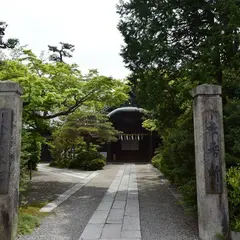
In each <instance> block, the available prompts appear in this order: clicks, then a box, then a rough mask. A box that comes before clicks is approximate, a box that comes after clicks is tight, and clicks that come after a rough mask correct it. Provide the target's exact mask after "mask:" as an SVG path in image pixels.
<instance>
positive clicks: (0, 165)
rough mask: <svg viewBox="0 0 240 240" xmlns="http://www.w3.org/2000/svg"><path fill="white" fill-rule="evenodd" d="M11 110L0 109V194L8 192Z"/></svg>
mask: <svg viewBox="0 0 240 240" xmlns="http://www.w3.org/2000/svg"><path fill="white" fill-rule="evenodd" d="M11 131H12V110H11V109H7V108H2V109H0V194H7V193H8V183H9V160H10V159H9V157H10V156H9V154H10V152H9V151H10V144H11Z"/></svg>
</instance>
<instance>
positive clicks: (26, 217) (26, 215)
mask: <svg viewBox="0 0 240 240" xmlns="http://www.w3.org/2000/svg"><path fill="white" fill-rule="evenodd" d="M46 204H47V203H34V204H31V205H28V206H24V207H21V208H20V209H19V219H18V234H19V235H25V234H30V233H32V232H33V230H34V229H35V228H36V227H39V226H40V223H41V219H42V218H44V217H46V216H48V215H49V213H42V212H39V210H40V209H41V208H42V207H44V206H45V205H46Z"/></svg>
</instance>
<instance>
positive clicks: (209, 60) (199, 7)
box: [118, 0, 240, 218]
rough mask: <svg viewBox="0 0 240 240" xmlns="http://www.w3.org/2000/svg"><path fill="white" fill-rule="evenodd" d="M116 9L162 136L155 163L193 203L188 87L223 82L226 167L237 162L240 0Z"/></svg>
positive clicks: (141, 2)
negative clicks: (239, 0) (161, 144)
mask: <svg viewBox="0 0 240 240" xmlns="http://www.w3.org/2000/svg"><path fill="white" fill-rule="evenodd" d="M118 13H119V14H120V18H121V19H120V22H119V26H118V27H119V30H120V32H121V33H122V35H123V37H124V41H125V45H124V46H123V48H122V56H123V58H124V61H125V64H126V66H127V67H128V68H129V69H130V70H131V71H132V74H131V76H130V81H131V82H132V83H133V85H134V88H135V89H136V94H137V98H138V101H139V103H140V104H141V105H142V106H143V107H144V108H146V109H147V110H149V111H151V113H152V116H153V120H151V121H152V122H154V127H155V128H156V129H157V130H158V132H159V134H160V136H161V137H162V139H163V146H162V147H161V149H160V152H158V153H157V156H156V157H155V158H154V164H155V165H157V166H158V167H160V169H161V170H162V171H163V172H164V173H165V174H166V175H167V176H168V178H169V179H171V181H172V182H174V183H175V184H177V185H178V186H179V187H180V188H181V189H182V191H183V193H184V195H185V200H187V201H188V203H190V204H193V205H194V204H196V191H195V189H196V187H195V174H194V170H195V167H194V138H193V122H192V99H191V96H190V93H189V91H190V90H191V89H192V88H193V87H195V86H197V85H199V84H203V83H211V84H220V85H222V87H223V102H224V120H225V136H226V152H227V158H226V160H227V165H228V167H230V166H232V165H236V164H237V163H239V161H240V155H239V153H240V138H239V136H240V135H239V127H238V124H237V123H238V122H239V120H240V109H239V106H240V79H239V76H240V74H239V69H240V66H239V63H240V61H239V60H240V59H239V29H240V28H239V27H240V5H239V2H238V1H236V0H219V1H206V0H200V1H197V2H196V1H192V0H188V1H181V0H180V1H179V0H169V1H163V0H158V1H145V0H128V1H127V0H122V1H120V3H119V5H118ZM150 124H152V123H151V122H150ZM145 125H146V126H147V127H149V122H146V123H145ZM150 127H151V126H150ZM186 176H187V177H186ZM232 212H233V213H234V214H236V211H232ZM232 217H233V216H232ZM236 217H238V218H240V217H239V215H238V216H236V215H235V216H234V217H233V218H236Z"/></svg>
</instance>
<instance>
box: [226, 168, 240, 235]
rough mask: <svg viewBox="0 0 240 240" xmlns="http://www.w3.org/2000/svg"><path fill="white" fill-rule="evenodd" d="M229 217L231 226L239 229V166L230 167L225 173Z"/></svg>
mask: <svg viewBox="0 0 240 240" xmlns="http://www.w3.org/2000/svg"><path fill="white" fill-rule="evenodd" d="M226 180H227V183H228V196H229V203H230V218H231V225H232V228H233V229H235V230H238V231H240V167H231V168H230V169H229V170H228V173H227V178H226Z"/></svg>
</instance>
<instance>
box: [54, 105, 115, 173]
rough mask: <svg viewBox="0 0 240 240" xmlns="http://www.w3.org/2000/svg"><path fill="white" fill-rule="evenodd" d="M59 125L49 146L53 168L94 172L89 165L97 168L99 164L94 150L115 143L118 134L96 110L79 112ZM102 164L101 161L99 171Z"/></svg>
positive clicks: (81, 110) (97, 155)
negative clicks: (76, 168) (75, 168)
mask: <svg viewBox="0 0 240 240" xmlns="http://www.w3.org/2000/svg"><path fill="white" fill-rule="evenodd" d="M60 125H61V126H60V127H59V126H58V127H57V128H56V130H55V132H54V133H53V142H51V143H50V145H51V149H52V150H51V151H52V156H53V159H54V163H53V164H55V165H57V166H62V167H78V168H82V169H87V170H94V169H93V167H91V164H93V165H94V166H98V165H97V164H98V163H99V161H98V160H96V159H102V158H101V156H100V155H99V154H98V153H97V152H96V150H97V147H98V146H99V145H101V144H104V143H107V142H112V141H116V140H117V134H118V131H117V130H115V128H114V127H113V126H112V123H111V122H109V119H108V118H107V116H106V114H102V113H100V112H97V111H96V110H95V109H92V110H90V109H80V110H78V111H76V112H75V113H73V114H71V115H69V116H68V117H67V118H66V119H65V120H64V122H62V123H61V124H60ZM93 160H94V162H92V161H93ZM95 160H96V161H95ZM90 162H91V163H90ZM101 163H102V161H100V166H101V167H102V165H101Z"/></svg>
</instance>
